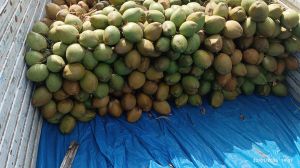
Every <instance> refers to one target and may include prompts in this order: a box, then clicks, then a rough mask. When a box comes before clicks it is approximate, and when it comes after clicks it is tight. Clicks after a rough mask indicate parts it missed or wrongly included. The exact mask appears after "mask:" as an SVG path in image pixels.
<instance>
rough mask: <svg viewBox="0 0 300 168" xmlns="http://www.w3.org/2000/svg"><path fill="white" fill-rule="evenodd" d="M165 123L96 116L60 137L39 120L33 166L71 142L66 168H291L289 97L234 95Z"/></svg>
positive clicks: (296, 145)
mask: <svg viewBox="0 0 300 168" xmlns="http://www.w3.org/2000/svg"><path fill="white" fill-rule="evenodd" d="M172 110H173V111H172V115H171V116H169V117H158V116H156V114H155V113H153V115H149V114H147V113H144V115H143V117H142V119H141V120H140V121H138V122H137V123H135V124H130V123H127V122H126V121H125V119H124V118H119V119H115V118H111V117H109V116H107V117H104V118H101V117H98V116H97V118H96V119H95V120H93V121H92V122H90V123H80V124H78V125H77V126H76V128H75V130H74V132H73V133H72V134H70V135H66V136H63V135H62V134H60V133H59V131H58V128H57V126H55V125H52V124H48V123H47V122H44V124H43V128H42V133H41V138H40V144H39V152H38V160H37V167H43V168H45V167H49V168H54V167H59V166H60V163H61V162H62V160H63V158H64V155H65V153H66V151H67V149H68V146H69V144H70V143H71V141H73V140H76V141H78V142H79V144H80V146H79V149H78V152H77V155H76V157H75V159H74V162H73V167H76V168H77V167H78V168H83V167H89V168H96V167H97V168H100V167H101V168H104V167H116V168H122V167H128V168H135V167H137V168H143V167H170V166H173V167H176V168H177V167H185V168H186V167H188V168H189V167H298V166H299V165H300V152H299V151H300V103H296V101H295V100H293V99H292V98H291V97H284V98H279V97H273V96H269V97H260V96H247V97H246V96H240V97H239V98H238V99H237V100H234V101H227V102H225V103H224V105H223V106H222V107H221V108H218V109H213V108H212V107H211V106H209V105H208V103H207V102H204V105H203V106H201V107H200V108H199V107H192V106H185V107H183V108H179V109H177V108H173V109H172Z"/></svg>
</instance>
